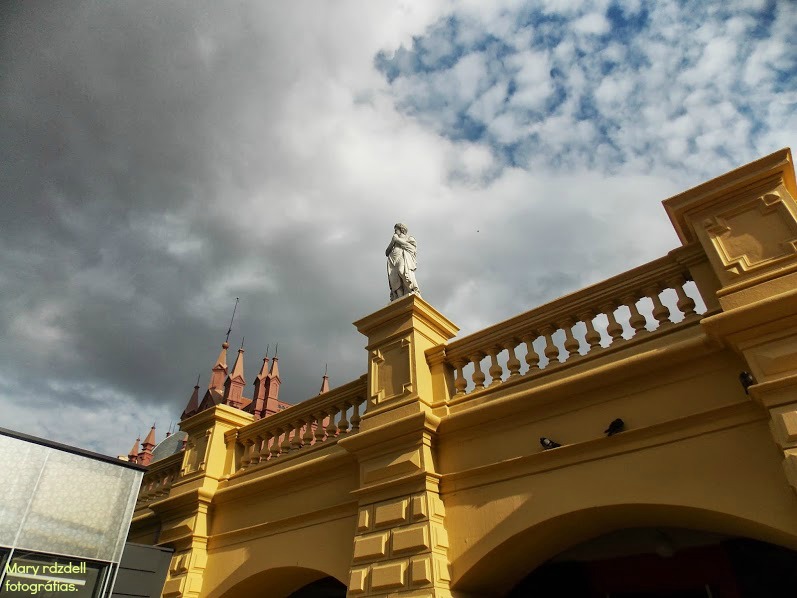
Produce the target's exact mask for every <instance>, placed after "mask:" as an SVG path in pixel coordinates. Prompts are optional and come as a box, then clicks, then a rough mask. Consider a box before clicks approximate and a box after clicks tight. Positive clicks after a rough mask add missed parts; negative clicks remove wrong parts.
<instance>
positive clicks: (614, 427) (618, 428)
mask: <svg viewBox="0 0 797 598" xmlns="http://www.w3.org/2000/svg"><path fill="white" fill-rule="evenodd" d="M624 428H625V422H624V421H623V420H621V419H620V418H619V417H618V418H617V419H615V420H613V421H612V423H610V424H609V427H608V428H606V429H605V430H604V431H603V433H604V434H606V436H614V435H615V434H617V433H618V432H622V431H623V429H624Z"/></svg>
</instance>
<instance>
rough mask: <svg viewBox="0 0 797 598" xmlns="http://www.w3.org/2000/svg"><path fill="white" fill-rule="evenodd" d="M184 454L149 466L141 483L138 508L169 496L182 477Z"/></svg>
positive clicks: (181, 453) (177, 454)
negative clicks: (173, 485) (175, 483)
mask: <svg viewBox="0 0 797 598" xmlns="http://www.w3.org/2000/svg"><path fill="white" fill-rule="evenodd" d="M183 455H184V453H183V452H182V451H180V452H179V453H176V454H174V455H170V456H169V457H166V458H165V459H161V460H160V461H156V462H155V463H153V464H152V465H150V466H149V470H148V471H147V473H145V474H144V479H143V480H142V481H141V489H140V490H139V493H138V504H137V507H138V506H143V505H146V504H149V503H151V502H154V501H156V500H158V499H160V498H164V497H166V496H168V495H169V490H170V489H171V487H172V484H174V482H175V481H177V479H178V478H179V477H180V468H181V466H182V463H183Z"/></svg>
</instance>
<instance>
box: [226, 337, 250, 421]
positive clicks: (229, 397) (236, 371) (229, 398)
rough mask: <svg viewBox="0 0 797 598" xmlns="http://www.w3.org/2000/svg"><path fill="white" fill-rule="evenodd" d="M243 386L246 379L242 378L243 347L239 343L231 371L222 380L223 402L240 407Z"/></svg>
mask: <svg viewBox="0 0 797 598" xmlns="http://www.w3.org/2000/svg"><path fill="white" fill-rule="evenodd" d="M244 386H246V380H244V349H243V343H241V348H240V349H238V357H236V358H235V364H233V366H232V373H231V374H230V375H229V376H228V377H227V380H226V381H225V382H224V404H225V405H229V406H230V407H235V408H236V409H240V408H241V407H242V406H243V392H244Z"/></svg>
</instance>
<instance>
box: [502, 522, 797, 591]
mask: <svg viewBox="0 0 797 598" xmlns="http://www.w3.org/2000/svg"><path fill="white" fill-rule="evenodd" d="M526 596H567V597H571V596H572V597H573V598H576V597H583V598H758V597H761V598H781V597H782V598H788V597H792V596H797V552H795V551H793V550H790V549H788V548H783V547H781V546H777V545H774V544H770V543H768V542H761V541H758V540H752V539H749V538H740V537H734V536H727V535H722V534H714V533H707V532H701V531H696V530H688V529H682V528H631V529H623V530H618V531H615V532H611V533H608V534H604V535H602V536H599V537H597V538H594V539H592V540H589V541H587V542H583V543H581V544H579V545H577V546H574V547H572V548H569V549H567V550H565V551H564V552H562V553H560V554H558V555H557V556H555V557H554V558H552V559H550V560H548V561H547V562H545V563H543V564H542V565H540V566H539V567H537V568H535V569H534V570H533V571H532V572H531V573H530V574H528V575H527V576H526V577H525V578H524V579H522V580H521V581H520V582H519V583H518V584H517V585H516V586H515V587H514V588H513V589H512V590H511V591H510V592H509V593H508V594H507V598H520V597H526Z"/></svg>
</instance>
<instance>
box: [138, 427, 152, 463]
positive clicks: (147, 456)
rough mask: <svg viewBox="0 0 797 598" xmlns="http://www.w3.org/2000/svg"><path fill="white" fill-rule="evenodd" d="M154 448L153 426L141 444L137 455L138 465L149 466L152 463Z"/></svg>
mask: <svg viewBox="0 0 797 598" xmlns="http://www.w3.org/2000/svg"><path fill="white" fill-rule="evenodd" d="M154 448H155V424H152V427H151V428H150V430H149V434H147V437H146V438H145V439H144V442H142V443H141V452H140V453H138V464H139V465H149V464H150V462H151V461H152V449H154Z"/></svg>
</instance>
